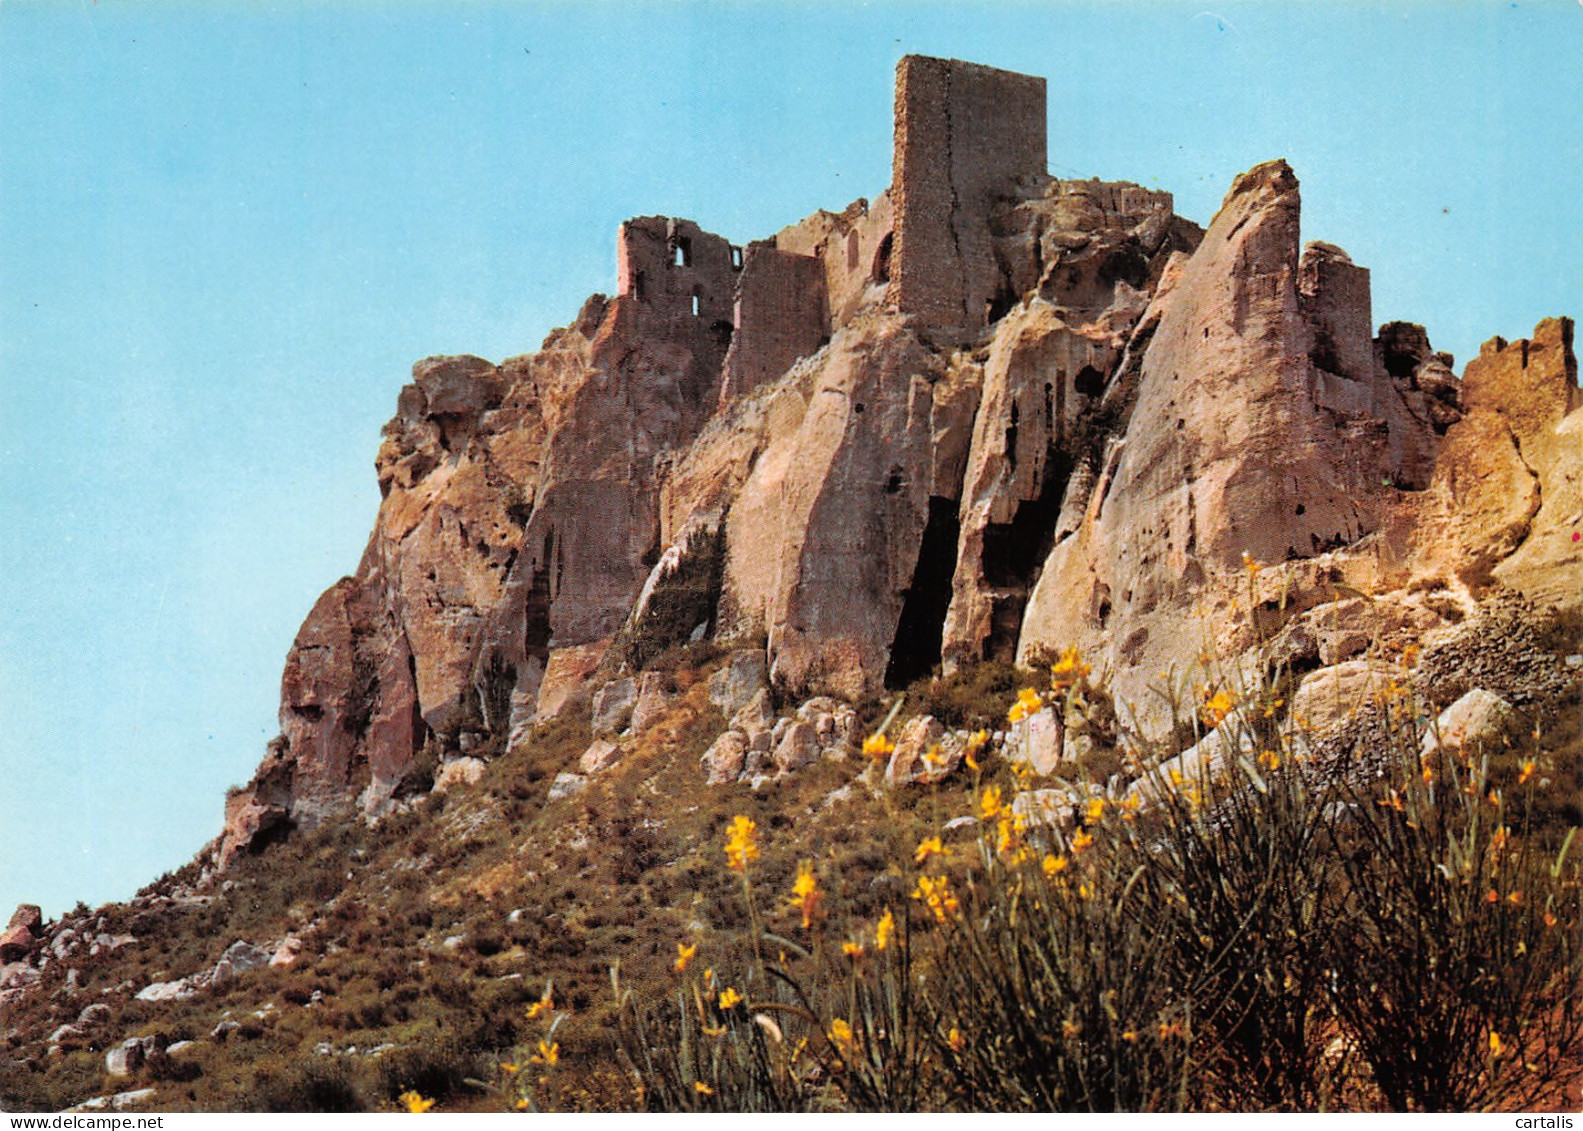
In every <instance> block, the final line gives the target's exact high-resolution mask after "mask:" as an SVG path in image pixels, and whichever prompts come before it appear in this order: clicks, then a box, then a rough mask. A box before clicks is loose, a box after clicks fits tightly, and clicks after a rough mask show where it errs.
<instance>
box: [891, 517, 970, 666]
mask: <svg viewBox="0 0 1583 1131" xmlns="http://www.w3.org/2000/svg"><path fill="white" fill-rule="evenodd" d="M957 509H958V508H957V504H956V502H955V501H954V500H952V499H943V498H941V497H939V496H938V495H936V496H932V497H931V498H930V499H929V519H928V521H927V522H926V523H925V524H924V528H923V540H922V542H921V543H920V544H919V546H918V561H917V564H916V565H914V566H913V570H912V584H911V585H909V586H908V587H907V590H906V592H905V593H904V594H902V606H901V619H900V620H898V621H897V622H896V636H895V639H894V640H893V641H892V642H891V646H890V661H889V662H888V663H887V664H886V666H885V686H886V687H889V688H899V687H906V686H907V685H908V684H909V683H911V682H912V681H913V680H915V679H918V678H920V677H922V676H926V675H928V674H929V673H930V672H931V671H933V670H934V668H935V667H936V666H937V665H938V664H939V663H940V653H941V644H942V642H943V641H944V637H945V614H946V610H947V609H948V608H949V607H950V605H951V577H952V575H953V574H955V573H956V542H957V537H958V535H959V534H960V533H961V530H960V523H959V521H958V518H957Z"/></svg>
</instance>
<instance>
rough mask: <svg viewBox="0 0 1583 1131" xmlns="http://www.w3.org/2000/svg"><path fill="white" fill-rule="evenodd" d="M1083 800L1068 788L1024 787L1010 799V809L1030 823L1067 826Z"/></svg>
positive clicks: (1074, 816) (1072, 820)
mask: <svg viewBox="0 0 1583 1131" xmlns="http://www.w3.org/2000/svg"><path fill="white" fill-rule="evenodd" d="M1084 800H1085V799H1084V798H1083V797H1082V796H1080V795H1079V794H1077V793H1076V792H1074V791H1073V790H1070V789H1063V788H1059V787H1057V788H1053V789H1025V790H1023V791H1021V792H1020V793H1018V794H1017V795H1016V796H1015V797H1013V798H1012V799H1011V811H1012V812H1013V813H1015V814H1016V815H1017V816H1019V817H1021V818H1022V819H1023V820H1024V821H1026V822H1027V823H1028V824H1030V825H1046V826H1048V827H1050V828H1068V827H1070V826H1071V825H1072V824H1073V823H1074V822H1075V820H1076V817H1077V813H1078V810H1080V809H1081V808H1082V806H1083V804H1084Z"/></svg>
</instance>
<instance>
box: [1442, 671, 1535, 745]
mask: <svg viewBox="0 0 1583 1131" xmlns="http://www.w3.org/2000/svg"><path fill="white" fill-rule="evenodd" d="M1520 725H1521V720H1520V719H1519V717H1518V715H1517V712H1516V711H1515V710H1514V709H1513V708H1512V705H1511V704H1510V703H1508V702H1506V700H1504V699H1502V698H1501V697H1500V696H1499V695H1496V694H1495V693H1494V692H1493V691H1486V690H1485V689H1484V688H1482V687H1475V688H1473V690H1471V691H1469V692H1467V693H1466V694H1465V695H1463V696H1462V697H1461V698H1460V699H1458V700H1457V701H1456V702H1455V703H1452V704H1451V706H1449V707H1447V708H1446V709H1445V710H1444V711H1441V712H1440V715H1439V717H1438V718H1436V719H1435V725H1434V726H1433V727H1432V728H1430V729H1429V730H1428V731H1426V732H1425V733H1424V738H1423V749H1422V753H1424V754H1426V755H1427V754H1432V753H1434V752H1435V751H1436V750H1438V749H1440V748H1441V747H1453V748H1456V749H1460V750H1461V751H1463V752H1464V753H1465V754H1468V755H1474V754H1477V753H1479V752H1480V751H1485V750H1488V751H1492V752H1493V750H1494V749H1495V748H1497V747H1499V746H1500V744H1501V743H1503V742H1505V741H1506V740H1508V739H1511V738H1513V737H1515V736H1516V734H1517V731H1518V730H1519V728H1520Z"/></svg>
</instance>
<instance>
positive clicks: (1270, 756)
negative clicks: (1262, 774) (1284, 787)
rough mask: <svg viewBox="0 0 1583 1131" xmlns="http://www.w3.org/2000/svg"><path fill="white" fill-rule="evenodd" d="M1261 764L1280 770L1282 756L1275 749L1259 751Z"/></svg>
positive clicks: (1268, 768) (1267, 767)
mask: <svg viewBox="0 0 1583 1131" xmlns="http://www.w3.org/2000/svg"><path fill="white" fill-rule="evenodd" d="M1259 765H1261V766H1263V767H1264V768H1265V769H1266V770H1278V769H1280V768H1281V756H1280V755H1279V754H1277V753H1276V752H1275V751H1274V750H1262V751H1260V752H1259Z"/></svg>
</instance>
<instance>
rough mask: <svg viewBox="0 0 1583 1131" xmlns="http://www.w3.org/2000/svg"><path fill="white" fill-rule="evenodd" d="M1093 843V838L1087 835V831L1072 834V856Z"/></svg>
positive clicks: (1079, 830)
mask: <svg viewBox="0 0 1583 1131" xmlns="http://www.w3.org/2000/svg"><path fill="white" fill-rule="evenodd" d="M1093 843H1094V838H1093V837H1091V836H1089V835H1088V830H1087V829H1078V830H1077V832H1075V833H1073V834H1072V854H1073V855H1074V856H1075V855H1076V854H1077V853H1079V852H1081V851H1083V849H1085V848H1087V847H1088V846H1089V845H1091V844H1093Z"/></svg>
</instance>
